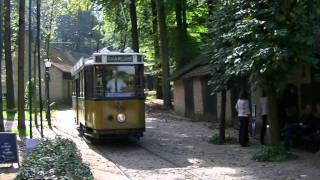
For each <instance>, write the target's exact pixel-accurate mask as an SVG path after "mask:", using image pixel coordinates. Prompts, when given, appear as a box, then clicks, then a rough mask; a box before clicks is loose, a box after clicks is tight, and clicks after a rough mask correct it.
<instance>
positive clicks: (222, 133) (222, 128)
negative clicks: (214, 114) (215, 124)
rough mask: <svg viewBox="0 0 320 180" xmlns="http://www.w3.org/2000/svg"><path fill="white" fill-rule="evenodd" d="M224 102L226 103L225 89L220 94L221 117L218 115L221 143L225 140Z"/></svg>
mask: <svg viewBox="0 0 320 180" xmlns="http://www.w3.org/2000/svg"><path fill="white" fill-rule="evenodd" d="M226 101H227V92H226V90H225V89H223V90H222V92H221V113H220V114H221V115H220V124H219V137H220V140H221V142H225V140H226V135H225V134H226V133H225V129H226Z"/></svg>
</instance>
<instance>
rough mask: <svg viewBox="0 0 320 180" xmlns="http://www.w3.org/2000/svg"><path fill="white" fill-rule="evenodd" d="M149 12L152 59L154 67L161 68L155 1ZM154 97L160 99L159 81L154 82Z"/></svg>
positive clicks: (152, 1) (152, 0)
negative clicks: (150, 18) (150, 14)
mask: <svg viewBox="0 0 320 180" xmlns="http://www.w3.org/2000/svg"><path fill="white" fill-rule="evenodd" d="M151 11H152V33H153V46H154V59H155V67H156V68H161V62H160V45H159V34H158V19H157V6H156V1H155V0H151ZM156 91H157V93H156V96H157V98H158V99H162V88H161V86H160V84H159V80H158V79H157V80H156Z"/></svg>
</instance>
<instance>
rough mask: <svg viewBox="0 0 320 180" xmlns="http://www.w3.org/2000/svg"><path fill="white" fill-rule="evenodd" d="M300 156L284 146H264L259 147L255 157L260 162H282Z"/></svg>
mask: <svg viewBox="0 0 320 180" xmlns="http://www.w3.org/2000/svg"><path fill="white" fill-rule="evenodd" d="M296 158H298V157H297V156H296V155H293V154H292V153H290V152H288V151H287V150H286V149H285V148H284V147H283V146H262V147H261V148H259V149H258V150H257V151H256V152H255V154H254V156H253V159H254V160H256V161H260V162H281V161H287V160H292V159H296Z"/></svg>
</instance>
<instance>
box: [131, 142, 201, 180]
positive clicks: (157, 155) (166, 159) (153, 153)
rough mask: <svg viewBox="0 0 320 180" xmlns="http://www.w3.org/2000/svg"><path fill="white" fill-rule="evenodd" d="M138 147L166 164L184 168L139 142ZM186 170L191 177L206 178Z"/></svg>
mask: <svg viewBox="0 0 320 180" xmlns="http://www.w3.org/2000/svg"><path fill="white" fill-rule="evenodd" d="M137 145H138V146H139V147H141V148H142V149H144V150H145V151H147V152H148V153H150V154H152V155H154V156H156V157H158V158H159V159H162V160H163V161H166V162H168V163H170V164H171V165H173V166H174V167H175V168H183V167H182V166H181V165H179V164H177V163H175V162H174V161H171V160H169V159H168V158H166V157H163V156H161V155H159V154H157V153H155V152H153V151H152V150H150V149H149V148H147V147H145V146H143V145H142V144H141V143H140V142H137ZM184 170H185V172H186V173H188V174H189V175H191V176H193V177H195V178H196V179H199V180H205V179H204V178H202V177H200V176H198V175H196V174H194V173H192V172H190V171H189V170H188V169H184ZM195 178H192V179H195Z"/></svg>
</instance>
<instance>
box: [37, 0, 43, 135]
mask: <svg viewBox="0 0 320 180" xmlns="http://www.w3.org/2000/svg"><path fill="white" fill-rule="evenodd" d="M40 8H41V0H37V61H38V88H39V113H40V133H41V137H43V116H42V110H43V104H42V82H41V55H40Z"/></svg>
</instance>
